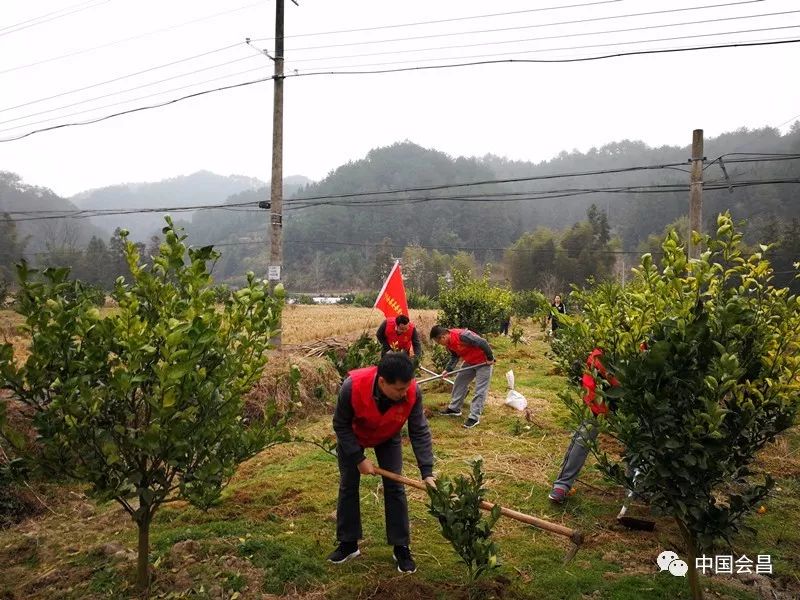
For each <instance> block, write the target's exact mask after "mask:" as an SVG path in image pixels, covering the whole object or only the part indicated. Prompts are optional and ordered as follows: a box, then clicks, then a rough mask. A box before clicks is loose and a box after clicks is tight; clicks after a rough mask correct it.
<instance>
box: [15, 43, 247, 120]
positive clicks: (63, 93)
mask: <svg viewBox="0 0 800 600" xmlns="http://www.w3.org/2000/svg"><path fill="white" fill-rule="evenodd" d="M240 44H241V42H237V43H235V44H230V45H228V46H223V47H221V48H216V49H215V50H209V51H207V52H201V53H200V54H195V55H194V56H188V57H186V58H181V59H179V60H174V61H172V62H168V63H165V64H163V65H156V66H155V67H149V68H147V69H143V70H141V71H136V72H135V73H129V74H127V75H121V76H119V77H114V78H113V79H107V80H106V81H101V82H99V83H93V84H91V85H87V86H84V87H81V88H76V89H74V90H69V91H66V92H60V93H58V94H53V95H52V96H48V97H46V98H39V99H38V100H31V101H30V102H25V103H23V104H18V105H16V106H9V107H7V108H0V112H6V111H9V110H14V109H17V108H22V107H23V106H30V105H31V104H38V103H40V102H45V101H46V100H52V99H53V98H60V97H61V96H67V95H69V94H75V93H77V92H83V91H85V90H90V89H92V88H96V87H99V86H101V85H106V84H108V83H114V82H117V81H121V80H123V79H128V78H129V77H135V76H137V75H142V74H144V73H149V72H151V71H157V70H159V69H164V68H166V67H171V66H173V65H177V64H180V63H184V62H187V61H190V60H194V59H196V58H201V57H203V56H208V55H210V54H216V53H217V52H223V51H225V50H230V49H231V48H235V47H236V46H239V45H240Z"/></svg>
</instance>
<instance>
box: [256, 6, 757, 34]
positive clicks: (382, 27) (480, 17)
mask: <svg viewBox="0 0 800 600" xmlns="http://www.w3.org/2000/svg"><path fill="white" fill-rule="evenodd" d="M751 1H761V0H751ZM617 2H622V0H601V1H599V2H585V3H583V4H566V5H562V6H548V7H544V8H531V9H526V10H514V11H509V12H501V13H490V14H484V15H473V16H469V17H453V18H449V19H436V20H434V21H417V22H415V23H399V24H396V25H378V26H374V27H359V28H356V29H340V30H338V31H320V32H316V33H295V34H293V35H286V36H284V37H285V38H296V37H313V36H321V35H337V34H340V33H357V32H361V31H378V30H380V29H397V28H401V27H416V26H418V25H434V24H438V23H452V22H455V21H469V20H472V19H485V18H489V17H504V16H509V15H519V14H523V13H532V12H543V11H548V10H559V9H565V8H584V7H587V6H597V5H598V4H615V3H617ZM274 39H275V38H258V39H254V40H253V41H254V42H271V41H273V40H274Z"/></svg>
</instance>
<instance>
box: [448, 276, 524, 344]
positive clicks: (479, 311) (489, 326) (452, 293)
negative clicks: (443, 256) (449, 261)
mask: <svg viewBox="0 0 800 600" xmlns="http://www.w3.org/2000/svg"><path fill="white" fill-rule="evenodd" d="M440 283H441V291H440V292H439V306H440V310H439V315H438V317H437V318H438V322H439V324H440V325H442V326H444V327H465V328H467V329H471V330H472V331H474V332H476V333H480V334H484V335H485V334H488V333H492V332H496V331H498V329H499V326H500V323H502V322H503V321H504V320H505V318H506V316H507V315H510V314H511V311H512V305H513V298H514V295H513V293H512V292H511V290H508V289H506V288H500V287H495V286H493V285H491V284H490V283H489V280H488V278H487V276H484V277H483V278H481V279H474V278H472V277H471V276H469V275H468V274H465V273H462V272H456V273H455V275H454V276H453V283H452V285H448V284H447V283H446V282H445V281H444V279H441V280H440Z"/></svg>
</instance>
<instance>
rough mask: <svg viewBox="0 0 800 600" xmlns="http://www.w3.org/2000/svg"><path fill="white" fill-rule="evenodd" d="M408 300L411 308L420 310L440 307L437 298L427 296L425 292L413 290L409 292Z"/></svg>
mask: <svg viewBox="0 0 800 600" xmlns="http://www.w3.org/2000/svg"><path fill="white" fill-rule="evenodd" d="M406 301H407V302H408V308H409V309H411V308H413V309H418V310H425V309H432V308H439V305H438V303H437V302H436V299H435V298H431V297H430V296H427V295H425V294H420V293H418V292H415V291H413V290H412V291H410V292H409V293H408V296H407V297H406Z"/></svg>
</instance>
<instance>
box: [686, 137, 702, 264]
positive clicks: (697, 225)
mask: <svg viewBox="0 0 800 600" xmlns="http://www.w3.org/2000/svg"><path fill="white" fill-rule="evenodd" d="M704 160H705V159H704V157H703V130H702V129H695V130H694V132H692V171H691V179H690V183H689V258H697V257H698V256H699V255H700V247H699V246H695V245H694V242H693V241H692V232H693V231H696V232H698V233H703V161H704Z"/></svg>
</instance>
